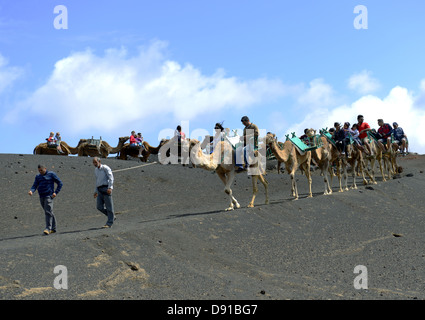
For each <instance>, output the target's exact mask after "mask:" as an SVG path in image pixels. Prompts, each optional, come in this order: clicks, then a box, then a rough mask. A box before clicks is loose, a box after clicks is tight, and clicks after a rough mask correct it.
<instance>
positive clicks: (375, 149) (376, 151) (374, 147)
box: [364, 138, 390, 184]
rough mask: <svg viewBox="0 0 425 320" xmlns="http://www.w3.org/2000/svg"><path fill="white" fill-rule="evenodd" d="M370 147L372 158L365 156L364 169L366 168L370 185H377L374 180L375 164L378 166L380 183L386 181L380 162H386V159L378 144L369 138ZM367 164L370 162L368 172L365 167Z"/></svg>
mask: <svg viewBox="0 0 425 320" xmlns="http://www.w3.org/2000/svg"><path fill="white" fill-rule="evenodd" d="M369 145H370V149H371V151H372V153H373V156H370V155H369V156H366V157H365V160H364V162H365V168H366V174H367V175H368V177H369V179H370V181H369V183H370V184H377V182H376V179H375V162H376V161H378V165H379V169H380V171H381V175H382V181H384V182H385V181H387V179H386V178H385V174H384V169H383V166H382V162H383V161H384V162H385V161H388V162H389V160H388V158H386V157H384V156H383V155H384V152H383V151H382V149H381V148H380V147H379V145H378V142H377V141H376V140H375V139H373V138H371V142H370V143H369ZM368 162H370V170H369V169H368V167H367V164H368ZM388 162H387V164H388V176H389V177H390V171H389V168H390V166H389V163H388Z"/></svg>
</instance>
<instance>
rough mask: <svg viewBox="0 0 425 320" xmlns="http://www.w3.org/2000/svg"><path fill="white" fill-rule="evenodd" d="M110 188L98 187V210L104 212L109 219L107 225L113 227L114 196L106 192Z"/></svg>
mask: <svg viewBox="0 0 425 320" xmlns="http://www.w3.org/2000/svg"><path fill="white" fill-rule="evenodd" d="M107 190H108V187H98V188H97V210H99V211H100V212H102V213H103V214H104V215H105V216H107V217H108V221H107V222H106V224H107V225H108V226H112V224H113V223H114V219H115V214H114V201H113V200H112V195H109V194H108V193H107V192H106V191H107Z"/></svg>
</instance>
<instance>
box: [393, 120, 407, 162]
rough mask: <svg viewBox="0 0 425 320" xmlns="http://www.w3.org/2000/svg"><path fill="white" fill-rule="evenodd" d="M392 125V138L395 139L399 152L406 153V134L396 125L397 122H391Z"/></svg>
mask: <svg viewBox="0 0 425 320" xmlns="http://www.w3.org/2000/svg"><path fill="white" fill-rule="evenodd" d="M393 127H394V129H393V134H394V139H395V140H396V142H397V143H398V145H399V146H400V151H401V153H402V154H404V153H406V154H407V153H408V150H407V136H406V134H405V133H404V131H403V129H402V128H401V127H399V126H398V123H397V122H393ZM405 150H406V151H405Z"/></svg>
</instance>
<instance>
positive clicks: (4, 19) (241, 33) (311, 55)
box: [0, 0, 425, 153]
mask: <svg viewBox="0 0 425 320" xmlns="http://www.w3.org/2000/svg"><path fill="white" fill-rule="evenodd" d="M57 5H64V6H65V7H66V8H67V14H68V29H66V30H63V29H62V30H58V29H55V27H54V25H53V21H54V19H55V18H56V17H57V16H58V14H54V13H53V10H54V8H55V7H56V6H57ZM358 5H363V6H365V7H366V8H367V27H368V28H367V29H360V30H358V29H356V28H355V27H354V25H353V22H354V20H355V18H356V17H357V16H358V15H359V14H356V13H354V8H355V7H356V6H358ZM424 14H425V3H424V2H423V1H419V0H416V1H413V0H411V1H399V0H387V1H380V0H374V1H348V0H346V1H337V0H332V1H329V0H327V1H326V0H322V1H313V0H301V1H283V0H276V1H261V2H260V1H246V0H245V1H239V0H238V1H221V0H216V1H199V0H198V1H189V0H188V1H183V0H182V1H178V0H174V1H170V0H168V1H161V0H159V1H140V0H121V1H98V0H91V1H83V0H72V1H58V0H52V1H50V0H43V1H30V0H19V1H0V111H1V113H0V126H1V138H0V153H32V150H33V148H34V147H35V146H36V145H37V144H38V143H41V142H44V139H45V138H46V137H47V136H48V133H49V132H50V131H60V132H61V134H62V138H63V140H64V141H66V142H67V143H68V144H70V145H71V146H75V145H77V143H78V141H79V139H80V138H87V137H91V136H95V137H97V136H102V138H103V139H104V140H106V141H108V142H109V143H110V144H111V145H115V144H116V142H118V137H119V136H125V135H129V133H130V131H131V130H135V131H140V132H142V134H143V136H144V138H145V140H147V141H148V142H149V143H150V144H152V145H156V144H157V143H158V141H159V140H158V139H160V138H162V136H161V133H164V132H166V131H164V130H166V129H174V128H175V127H176V125H177V124H179V123H180V122H182V121H184V122H185V123H189V128H186V130H187V131H188V132H187V134H188V135H191V134H192V132H193V131H195V129H198V128H202V129H204V130H206V131H211V132H212V128H213V126H214V123H215V122H221V121H223V120H224V126H225V127H230V128H232V129H236V128H241V123H240V118H241V117H242V116H243V115H248V116H249V117H250V118H251V120H252V122H254V123H256V124H257V125H258V126H259V127H260V128H262V129H264V130H266V131H272V132H275V133H276V134H277V135H278V136H279V137H283V138H282V139H284V135H285V134H287V133H289V132H293V131H295V132H297V133H299V134H300V133H301V132H302V130H303V129H304V128H306V127H313V128H321V127H330V126H332V125H333V122H335V121H340V122H343V121H350V122H354V121H355V119H356V116H357V114H359V113H361V114H364V115H365V119H366V121H367V122H369V123H370V124H371V125H372V127H376V126H377V124H376V119H377V118H384V120H385V121H387V122H391V123H392V122H393V121H398V122H399V124H400V126H402V127H403V128H404V130H405V132H406V134H407V135H408V136H409V141H410V144H411V151H415V152H419V153H425V142H423V141H420V140H419V138H416V137H419V136H420V133H419V131H418V130H419V129H420V127H421V125H422V124H423V123H424V121H425V68H424V61H423V56H424V52H425V50H424V49H425V42H424V41H423V40H422V37H423V34H424V33H425V22H424V21H425V20H424V19H423V17H424ZM282 139H280V140H282ZM17 140H18V141H19V143H18V144H17V143H15V142H14V141H17Z"/></svg>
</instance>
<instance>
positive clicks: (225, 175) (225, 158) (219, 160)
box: [189, 136, 269, 211]
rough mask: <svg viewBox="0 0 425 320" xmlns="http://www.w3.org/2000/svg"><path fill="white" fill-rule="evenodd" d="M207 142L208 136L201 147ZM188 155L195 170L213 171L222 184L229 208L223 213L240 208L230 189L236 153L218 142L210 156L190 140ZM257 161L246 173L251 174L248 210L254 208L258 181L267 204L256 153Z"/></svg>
mask: <svg viewBox="0 0 425 320" xmlns="http://www.w3.org/2000/svg"><path fill="white" fill-rule="evenodd" d="M207 139H208V142H209V141H210V140H209V136H207V137H206V138H205V140H204V141H203V142H202V145H204V146H205V144H206V142H205V141H206V140H207ZM189 153H190V159H191V161H192V163H193V164H195V166H196V168H202V169H204V170H208V171H215V172H216V173H217V175H218V177H219V178H220V180H221V181H222V182H223V184H224V192H225V193H226V194H228V195H229V197H230V206H229V207H228V208H227V209H225V211H230V210H234V209H235V207H236V208H240V204H239V202H238V201H237V200H236V198H235V197H234V196H233V191H232V189H231V188H230V187H231V185H232V183H233V181H234V179H235V176H236V174H237V169H238V167H237V166H236V151H235V149H234V148H233V146H232V145H231V144H230V142H228V141H220V142H218V143H217V144H216V146H215V148H214V151H213V152H212V153H211V154H208V155H207V154H205V153H204V152H203V151H202V148H201V143H200V142H199V141H198V140H195V139H192V140H190V142H189ZM256 157H257V161H255V164H252V165H249V168H248V173H249V174H252V175H251V179H252V199H251V202H250V203H249V204H248V207H249V208H252V207H254V201H255V197H256V195H257V193H258V187H257V182H258V180H259V181H260V182H261V183H262V184H263V185H264V189H265V194H266V201H265V204H268V203H269V196H268V182H267V180H266V179H265V178H264V176H263V174H264V169H263V168H262V166H261V161H260V157H261V155H260V154H259V153H257V155H256Z"/></svg>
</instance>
